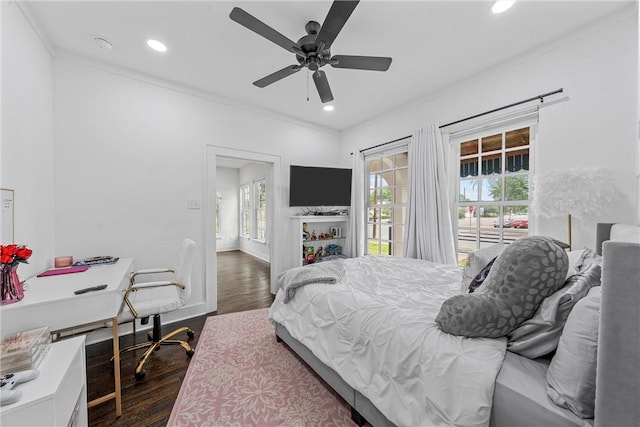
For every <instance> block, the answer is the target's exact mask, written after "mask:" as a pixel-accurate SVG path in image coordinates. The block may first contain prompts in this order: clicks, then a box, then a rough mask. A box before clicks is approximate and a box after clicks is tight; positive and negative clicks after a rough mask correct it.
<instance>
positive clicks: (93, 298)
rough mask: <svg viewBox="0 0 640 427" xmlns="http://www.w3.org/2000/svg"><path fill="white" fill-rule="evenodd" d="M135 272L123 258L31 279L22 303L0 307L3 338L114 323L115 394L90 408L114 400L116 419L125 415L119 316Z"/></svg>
mask: <svg viewBox="0 0 640 427" xmlns="http://www.w3.org/2000/svg"><path fill="white" fill-rule="evenodd" d="M132 271H133V259H132V258H120V259H119V260H118V262H117V263H115V264H111V265H95V266H92V267H89V269H88V270H87V271H83V272H80V273H71V274H62V275H57V276H47V277H32V278H30V279H27V281H26V283H27V288H26V289H25V291H24V299H23V300H22V301H19V302H16V303H13V304H9V305H3V306H0V317H1V318H2V325H1V331H2V335H3V336H4V335H6V334H9V333H12V332H17V331H23V330H27V329H33V328H38V327H41V326H49V328H50V329H51V332H52V333H54V332H62V331H69V330H73V329H80V328H83V327H88V326H91V325H94V324H98V323H105V322H109V321H111V323H112V331H113V354H114V357H115V358H114V377H115V379H114V382H115V391H114V392H113V393H110V394H108V395H106V396H103V397H100V398H98V399H95V400H92V401H91V402H89V405H88V406H89V407H92V406H95V405H98V404H101V403H103V402H106V401H108V400H111V399H115V400H116V415H117V416H120V415H122V404H121V393H120V357H119V353H120V346H119V343H118V322H117V315H118V311H119V310H120V307H121V304H122V297H123V292H124V290H126V289H127V287H128V286H129V277H130V274H131V272H132ZM102 284H106V285H107V288H106V289H103V290H101V291H95V292H87V293H84V294H80V295H75V294H74V293H73V292H74V291H76V290H78V289H83V288H87V287H90V286H97V285H102Z"/></svg>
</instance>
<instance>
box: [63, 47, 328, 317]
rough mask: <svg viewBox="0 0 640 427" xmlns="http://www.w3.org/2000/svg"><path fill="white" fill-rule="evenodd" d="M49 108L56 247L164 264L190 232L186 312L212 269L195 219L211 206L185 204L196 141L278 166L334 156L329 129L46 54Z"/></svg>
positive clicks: (191, 190) (199, 193) (198, 183)
mask: <svg viewBox="0 0 640 427" xmlns="http://www.w3.org/2000/svg"><path fill="white" fill-rule="evenodd" d="M54 111H55V114H54V123H55V130H54V135H55V140H56V150H55V159H54V160H55V164H56V174H55V183H56V186H55V200H56V210H55V217H56V225H55V229H56V233H57V245H56V247H57V249H58V250H59V251H60V252H61V253H62V252H65V253H70V254H73V255H80V254H81V255H91V254H105V253H106V254H113V255H118V256H131V257H133V258H135V261H136V265H137V267H138V268H147V267H153V266H156V265H165V264H167V263H170V262H173V259H174V256H175V252H176V248H177V246H178V244H179V242H180V241H181V240H182V239H183V238H184V237H185V236H190V237H191V238H193V239H194V240H195V241H196V243H198V246H199V250H200V254H201V255H200V256H199V257H198V258H197V260H196V263H195V265H194V279H193V284H194V290H193V296H192V299H191V304H190V307H188V309H191V310H192V312H194V313H195V312H198V311H200V309H201V307H203V302H204V298H205V294H204V279H203V278H204V277H205V275H204V269H205V267H211V266H213V265H214V259H210V260H204V259H202V254H203V253H204V251H203V248H204V243H203V242H204V216H205V215H208V216H207V217H208V218H209V217H210V218H213V217H214V215H215V212H211V213H209V214H207V213H206V212H205V210H204V209H200V210H193V209H187V201H188V200H202V198H203V197H204V196H205V193H204V192H205V189H204V183H205V178H204V176H205V163H206V160H205V146H206V145H216V146H223V147H232V148H234V149H240V150H247V151H252V152H271V153H273V154H277V155H282V159H283V164H285V163H286V168H287V169H288V164H289V163H290V162H291V163H299V162H301V161H303V160H306V159H308V158H309V157H315V158H318V159H319V161H323V162H327V163H330V164H333V163H335V162H336V161H337V154H336V153H337V151H338V145H339V138H338V135H337V134H334V133H330V132H326V131H323V130H320V129H318V128H313V127H308V126H304V125H301V124H298V123H295V122H291V121H286V120H280V119H278V118H274V117H272V116H271V115H266V114H260V113H258V112H254V111H251V110H245V109H240V108H235V107H232V106H228V105H224V104H221V103H218V102H216V101H215V100H214V99H210V98H208V97H207V96H206V94H190V93H188V92H187V91H186V90H184V91H183V90H181V89H180V88H169V87H166V86H163V85H159V84H155V83H154V82H153V81H144V80H141V79H139V78H131V77H129V76H127V75H125V73H124V72H121V71H120V70H115V71H111V70H110V71H104V70H100V69H97V68H96V67H94V66H90V65H85V64H84V63H81V62H79V61H75V60H72V59H55V60H54ZM283 169H284V166H283ZM282 182H287V183H288V179H285V178H284V177H283V178H282ZM71 190H72V191H71ZM275 191H281V192H284V189H282V188H278V189H275ZM201 205H202V206H206V204H205V203H202V204H201ZM274 220H276V221H278V220H280V221H282V220H283V218H275V219H274ZM282 250H283V251H286V250H293V249H289V248H282ZM211 256H212V257H213V256H214V254H211ZM190 313H191V312H190Z"/></svg>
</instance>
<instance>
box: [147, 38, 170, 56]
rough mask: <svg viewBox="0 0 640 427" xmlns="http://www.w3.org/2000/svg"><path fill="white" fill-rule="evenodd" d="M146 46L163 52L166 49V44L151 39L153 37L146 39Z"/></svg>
mask: <svg viewBox="0 0 640 427" xmlns="http://www.w3.org/2000/svg"><path fill="white" fill-rule="evenodd" d="M147 46H149V47H150V48H151V49H153V50H155V51H156V52H163V53H164V52H166V51H167V46H166V45H165V44H164V43H162V42H160V41H158V40H153V39H149V40H147Z"/></svg>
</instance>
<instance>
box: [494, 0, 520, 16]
mask: <svg viewBox="0 0 640 427" xmlns="http://www.w3.org/2000/svg"><path fill="white" fill-rule="evenodd" d="M514 3H515V0H500V1H497V2H495V3H494V4H493V7H492V8H491V11H492V12H493V13H502V12H505V11H506V10H509V9H510V8H511V6H513V4H514Z"/></svg>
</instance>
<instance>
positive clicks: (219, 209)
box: [216, 195, 222, 239]
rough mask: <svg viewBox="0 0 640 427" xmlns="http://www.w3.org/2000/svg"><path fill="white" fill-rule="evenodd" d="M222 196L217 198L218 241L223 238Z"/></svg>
mask: <svg viewBox="0 0 640 427" xmlns="http://www.w3.org/2000/svg"><path fill="white" fill-rule="evenodd" d="M221 205H222V196H220V195H217V196H216V237H217V238H218V239H220V238H222V236H220V215H221V212H222V207H221Z"/></svg>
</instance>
